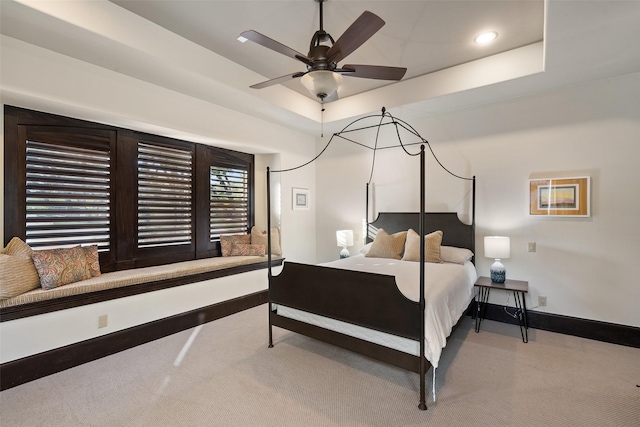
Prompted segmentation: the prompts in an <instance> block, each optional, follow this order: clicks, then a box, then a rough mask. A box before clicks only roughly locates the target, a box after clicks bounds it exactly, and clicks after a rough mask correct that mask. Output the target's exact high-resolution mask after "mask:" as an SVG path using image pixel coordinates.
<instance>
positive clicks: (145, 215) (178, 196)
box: [138, 142, 193, 248]
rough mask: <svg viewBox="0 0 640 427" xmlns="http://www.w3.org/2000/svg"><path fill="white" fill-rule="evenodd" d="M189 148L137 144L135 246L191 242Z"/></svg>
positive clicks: (191, 165)
mask: <svg viewBox="0 0 640 427" xmlns="http://www.w3.org/2000/svg"><path fill="white" fill-rule="evenodd" d="M192 169H193V159H192V155H191V151H190V150H185V149H178V148H167V147H162V146H159V145H154V144H149V143H145V142H139V143H138V248H148V247H158V246H169V245H184V244H188V245H190V244H191V240H192V239H191V235H192V220H191V217H192V212H191V211H192V203H191V193H192Z"/></svg>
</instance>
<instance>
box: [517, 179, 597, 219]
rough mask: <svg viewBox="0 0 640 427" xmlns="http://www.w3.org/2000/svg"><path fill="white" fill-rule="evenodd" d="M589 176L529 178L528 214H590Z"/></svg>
mask: <svg viewBox="0 0 640 427" xmlns="http://www.w3.org/2000/svg"><path fill="white" fill-rule="evenodd" d="M590 194H591V177H588V176H580V177H572V178H539V179H530V180H529V215H534V216H560V217H563V216H569V217H589V216H591V207H590V205H591V201H590V200H589V199H590Z"/></svg>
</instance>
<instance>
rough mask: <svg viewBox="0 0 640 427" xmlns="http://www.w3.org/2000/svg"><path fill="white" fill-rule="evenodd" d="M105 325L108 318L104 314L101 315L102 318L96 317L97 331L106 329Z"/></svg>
mask: <svg viewBox="0 0 640 427" xmlns="http://www.w3.org/2000/svg"><path fill="white" fill-rule="evenodd" d="M107 324H108V318H107V315H106V314H103V315H102V316H98V329H100V328H106V327H107Z"/></svg>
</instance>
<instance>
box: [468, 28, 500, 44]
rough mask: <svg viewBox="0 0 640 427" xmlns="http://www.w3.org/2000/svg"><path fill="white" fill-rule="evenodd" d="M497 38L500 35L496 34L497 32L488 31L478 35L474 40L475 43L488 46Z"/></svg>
mask: <svg viewBox="0 0 640 427" xmlns="http://www.w3.org/2000/svg"><path fill="white" fill-rule="evenodd" d="M496 37H498V33H496V32H495V31H486V32H484V33H482V34H478V35H477V36H476V38H475V39H473V41H474V42H476V43H477V44H480V45H482V44H488V43H491V42H492V41H494V40H495V39H496Z"/></svg>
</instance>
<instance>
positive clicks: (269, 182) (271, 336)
mask: <svg viewBox="0 0 640 427" xmlns="http://www.w3.org/2000/svg"><path fill="white" fill-rule="evenodd" d="M267 264H268V265H267V285H268V287H269V290H268V293H269V302H268V303H267V309H268V310H269V348H272V347H273V325H272V324H271V276H272V274H271V170H270V168H269V166H267Z"/></svg>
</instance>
